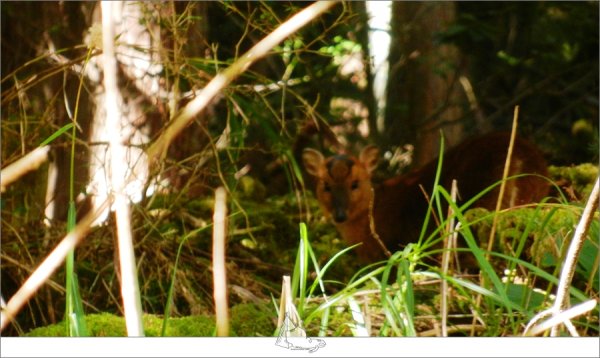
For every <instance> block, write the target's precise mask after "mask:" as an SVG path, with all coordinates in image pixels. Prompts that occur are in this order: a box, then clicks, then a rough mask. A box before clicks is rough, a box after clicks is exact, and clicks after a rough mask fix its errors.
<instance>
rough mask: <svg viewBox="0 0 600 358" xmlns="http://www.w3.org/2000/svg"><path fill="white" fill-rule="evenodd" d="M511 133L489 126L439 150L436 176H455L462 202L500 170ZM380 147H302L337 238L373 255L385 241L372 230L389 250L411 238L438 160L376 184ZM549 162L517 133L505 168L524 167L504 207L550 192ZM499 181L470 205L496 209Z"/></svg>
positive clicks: (443, 180) (380, 253)
mask: <svg viewBox="0 0 600 358" xmlns="http://www.w3.org/2000/svg"><path fill="white" fill-rule="evenodd" d="M509 141H510V133H492V134H488V135H484V136H482V137H479V138H475V139H471V140H468V141H466V142H463V143H462V144H460V145H458V146H457V147H455V148H453V149H451V150H449V151H448V152H446V153H445V154H444V157H443V164H442V172H441V177H440V181H439V184H440V185H442V186H443V187H444V188H446V189H449V187H450V185H451V182H452V179H456V180H457V183H458V192H459V198H460V199H461V200H460V201H461V202H465V201H467V200H469V199H470V198H472V197H474V196H475V195H477V194H478V193H480V192H481V191H483V190H484V189H485V188H487V187H489V186H490V185H492V184H494V183H496V182H498V181H499V180H500V179H501V178H502V173H503V171H504V165H505V160H506V153H507V148H508V145H509ZM378 158H379V150H378V149H377V148H376V147H374V146H368V147H366V148H364V149H363V150H362V151H361V153H360V155H359V156H358V158H356V157H353V156H349V155H335V156H332V157H329V158H327V159H326V158H325V157H324V156H323V155H322V154H321V153H320V152H318V151H316V150H314V149H305V150H304V152H303V155H302V159H303V162H304V166H305V168H306V171H307V172H308V173H309V174H310V175H312V176H314V177H315V179H316V196H317V199H318V201H319V203H320V205H321V208H322V210H323V212H324V214H325V215H326V216H328V217H331V218H333V221H334V224H335V226H336V228H337V230H338V231H339V233H340V235H341V236H342V238H343V239H344V240H345V241H346V242H348V243H349V244H357V243H362V245H360V246H359V247H358V248H357V253H358V256H359V259H361V261H363V262H372V261H376V260H379V259H383V258H385V255H384V249H383V247H382V245H380V243H378V242H377V240H376V239H375V237H374V234H373V232H375V233H376V235H377V236H379V237H380V238H381V241H383V244H384V245H385V246H386V247H387V249H388V250H390V251H392V252H393V251H396V250H398V249H400V248H402V247H403V246H405V245H406V244H408V243H411V242H415V241H416V240H417V239H418V235H419V233H420V231H421V227H422V225H423V221H424V218H425V215H426V213H427V209H428V202H427V198H426V196H425V195H424V193H423V190H421V187H422V188H423V189H424V190H425V191H427V192H429V193H430V192H431V190H432V189H433V183H434V180H435V173H436V168H437V160H434V161H432V162H431V163H429V164H428V165H426V166H424V167H423V168H421V169H419V170H416V171H414V172H412V173H409V174H407V175H402V176H398V177H394V178H391V179H388V180H386V181H384V182H383V183H381V184H379V185H374V184H373V183H372V182H371V173H372V172H373V170H375V168H376V166H377V162H378ZM546 173H547V172H546V162H545V160H544V158H543V156H542V154H541V153H540V151H539V150H538V149H537V148H536V147H535V146H534V145H533V144H532V143H530V142H528V141H525V140H523V139H519V138H517V139H516V140H515V144H514V149H513V153H512V160H511V165H510V170H509V176H513V175H517V174H537V175H527V176H523V177H519V178H516V179H511V180H508V181H507V183H506V188H505V193H504V195H503V200H502V208H508V207H513V206H517V205H523V204H527V203H533V202H538V201H540V200H541V199H542V198H544V197H545V196H546V195H547V193H548V188H549V186H548V184H547V181H546V180H545V179H543V178H542V177H540V175H541V176H545V175H546ZM498 192H499V186H496V188H495V189H494V190H492V191H490V192H489V193H487V194H486V195H484V196H483V197H481V198H480V199H479V200H477V202H475V204H474V207H484V208H487V209H489V210H493V209H495V207H496V201H497V198H498Z"/></svg>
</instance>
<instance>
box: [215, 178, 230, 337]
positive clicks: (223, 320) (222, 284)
mask: <svg viewBox="0 0 600 358" xmlns="http://www.w3.org/2000/svg"><path fill="white" fill-rule="evenodd" d="M226 201H227V192H226V191H225V188H223V187H219V188H217V190H215V212H214V214H213V222H214V225H213V284H214V292H213V295H214V299H215V315H216V322H217V336H219V337H227V336H228V335H229V313H228V303H227V302H228V301H227V270H226V267H225V242H226V241H225V240H226V234H227V202H226Z"/></svg>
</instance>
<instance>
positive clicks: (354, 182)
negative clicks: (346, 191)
mask: <svg viewBox="0 0 600 358" xmlns="http://www.w3.org/2000/svg"><path fill="white" fill-rule="evenodd" d="M350 188H352V190H356V189H358V180H355V181H353V182H352V184H351V185H350Z"/></svg>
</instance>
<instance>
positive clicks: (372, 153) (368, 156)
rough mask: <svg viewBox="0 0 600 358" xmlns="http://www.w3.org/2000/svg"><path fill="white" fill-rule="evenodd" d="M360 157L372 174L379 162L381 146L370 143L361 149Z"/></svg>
mask: <svg viewBox="0 0 600 358" xmlns="http://www.w3.org/2000/svg"><path fill="white" fill-rule="evenodd" d="M358 159H360V161H361V162H362V163H363V164H364V166H365V168H367V171H368V172H369V174H371V173H372V172H373V171H374V170H375V168H377V162H378V161H379V148H377V147H376V146H374V145H368V146H366V147H364V148H363V150H361V151H360V155H359V156H358Z"/></svg>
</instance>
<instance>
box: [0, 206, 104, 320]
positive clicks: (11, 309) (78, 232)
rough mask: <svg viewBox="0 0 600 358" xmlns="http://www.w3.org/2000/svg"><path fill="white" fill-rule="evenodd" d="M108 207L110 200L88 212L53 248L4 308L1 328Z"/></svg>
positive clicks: (17, 311)
mask: <svg viewBox="0 0 600 358" xmlns="http://www.w3.org/2000/svg"><path fill="white" fill-rule="evenodd" d="M107 207H108V201H105V202H104V203H102V205H100V207H99V208H98V210H96V211H95V212H90V213H89V214H87V215H86V216H85V217H84V218H83V219H82V220H81V221H80V222H79V224H77V226H76V227H75V229H73V231H71V232H70V233H68V234H67V235H66V236H65V237H64V238H63V239H62V241H61V242H60V243H59V244H58V245H57V246H56V247H55V248H54V250H52V252H51V253H50V255H48V256H47V257H46V259H44V261H43V262H42V263H41V264H40V266H38V268H37V269H36V270H35V271H34V272H33V273H32V274H31V276H29V278H28V279H27V281H25V283H24V284H23V285H22V286H21V287H20V288H19V290H18V291H17V292H16V293H15V294H14V295H13V296H12V297H11V298H10V300H9V301H8V303H7V304H6V308H5V309H3V310H2V315H1V318H0V330H3V329H4V328H5V327H6V325H8V323H10V321H11V320H12V319H13V318H14V317H15V316H16V315H17V313H19V311H20V310H21V308H22V307H23V305H24V304H25V303H27V301H29V299H30V298H31V297H32V296H33V294H34V293H35V292H36V291H37V290H38V289H39V288H40V287H41V286H42V284H44V282H45V281H46V280H48V278H49V277H50V276H51V275H52V274H53V273H54V271H55V270H56V269H57V268H58V267H59V266H60V265H61V264H62V263H63V261H64V260H65V257H67V254H68V253H69V252H70V251H71V250H72V249H73V248H74V247H75V246H77V244H78V243H79V241H81V239H82V238H83V237H84V236H85V234H86V233H87V232H88V230H89V229H90V226H91V224H92V223H93V222H94V220H96V218H97V217H98V216H99V215H100V213H102V211H104V210H105V209H106V208H107Z"/></svg>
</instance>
